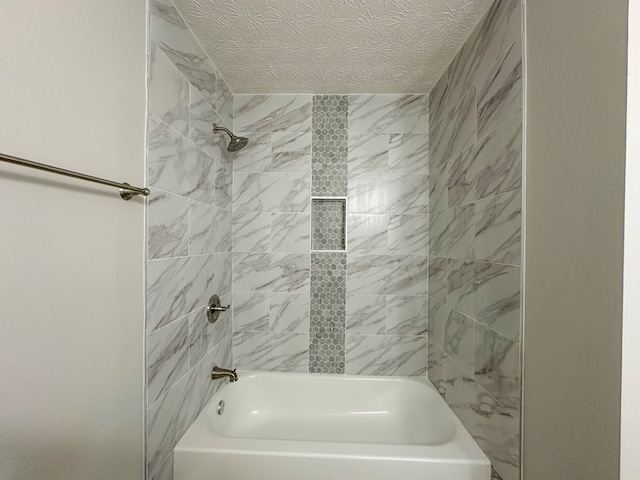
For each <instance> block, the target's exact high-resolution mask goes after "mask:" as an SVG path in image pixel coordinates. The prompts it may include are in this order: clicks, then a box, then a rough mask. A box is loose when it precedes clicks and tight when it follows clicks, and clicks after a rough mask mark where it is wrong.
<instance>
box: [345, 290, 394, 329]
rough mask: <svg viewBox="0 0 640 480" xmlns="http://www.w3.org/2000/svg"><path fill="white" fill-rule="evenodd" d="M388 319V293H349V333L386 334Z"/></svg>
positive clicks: (347, 321)
mask: <svg viewBox="0 0 640 480" xmlns="http://www.w3.org/2000/svg"><path fill="white" fill-rule="evenodd" d="M386 319H387V297H386V295H347V317H346V328H347V333H361V334H370V335H384V334H385V333H386Z"/></svg>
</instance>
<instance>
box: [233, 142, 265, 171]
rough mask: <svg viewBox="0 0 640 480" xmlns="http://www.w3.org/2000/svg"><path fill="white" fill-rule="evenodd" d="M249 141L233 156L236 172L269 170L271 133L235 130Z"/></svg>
mask: <svg viewBox="0 0 640 480" xmlns="http://www.w3.org/2000/svg"><path fill="white" fill-rule="evenodd" d="M235 134H236V135H238V136H240V137H247V138H249V143H248V144H247V146H246V147H244V148H243V149H242V150H240V151H239V152H236V153H235V154H234V157H233V171H234V172H268V171H269V170H270V169H271V134H270V133H245V132H235Z"/></svg>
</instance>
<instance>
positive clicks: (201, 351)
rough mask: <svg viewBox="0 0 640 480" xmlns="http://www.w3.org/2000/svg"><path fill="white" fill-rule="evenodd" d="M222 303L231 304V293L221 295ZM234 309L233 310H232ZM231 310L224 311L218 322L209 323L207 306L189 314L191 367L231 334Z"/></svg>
mask: <svg viewBox="0 0 640 480" xmlns="http://www.w3.org/2000/svg"><path fill="white" fill-rule="evenodd" d="M220 303H221V304H222V305H229V304H230V303H231V304H232V306H233V307H235V305H233V303H232V302H231V295H230V294H226V295H223V296H222V297H220ZM232 311H233V310H232ZM231 330H232V320H231V312H226V313H222V314H221V315H220V317H219V318H218V321H217V322H216V323H209V319H208V318H207V310H206V308H205V307H202V308H199V309H197V310H195V311H194V312H191V313H190V314H189V367H190V368H193V367H194V366H195V365H196V364H197V363H198V362H200V361H201V360H202V359H203V358H204V357H205V356H206V355H207V354H208V353H209V352H210V351H211V350H212V349H213V348H214V347H215V346H216V345H218V344H219V343H220V342H221V341H222V340H223V339H224V338H225V337H227V336H229V335H230V334H231Z"/></svg>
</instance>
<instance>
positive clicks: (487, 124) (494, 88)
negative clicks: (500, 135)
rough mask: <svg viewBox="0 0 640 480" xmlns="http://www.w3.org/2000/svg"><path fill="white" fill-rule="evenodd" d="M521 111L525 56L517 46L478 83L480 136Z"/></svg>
mask: <svg viewBox="0 0 640 480" xmlns="http://www.w3.org/2000/svg"><path fill="white" fill-rule="evenodd" d="M521 111H522V53H521V52H520V44H519V43H514V44H513V45H512V46H511V47H510V48H509V49H508V50H507V51H506V52H505V53H504V54H503V55H502V56H501V57H500V58H499V59H498V60H497V61H496V63H495V64H494V65H493V66H492V67H491V68H489V70H488V71H487V73H486V75H485V77H484V78H483V79H482V80H481V81H480V82H479V83H478V136H480V137H481V136H483V135H485V134H487V133H489V132H490V131H492V130H493V129H495V128H496V127H497V126H499V125H500V124H502V123H504V122H505V121H506V120H507V119H509V118H511V117H512V116H513V115H515V114H516V113H518V112H521Z"/></svg>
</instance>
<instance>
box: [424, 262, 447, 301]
mask: <svg viewBox="0 0 640 480" xmlns="http://www.w3.org/2000/svg"><path fill="white" fill-rule="evenodd" d="M448 270H449V259H448V258H444V257H429V296H430V297H433V298H435V299H436V300H438V301H439V302H442V303H446V302H447V272H448Z"/></svg>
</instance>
